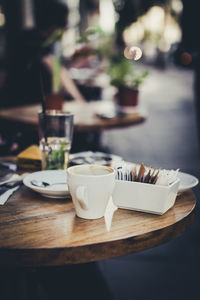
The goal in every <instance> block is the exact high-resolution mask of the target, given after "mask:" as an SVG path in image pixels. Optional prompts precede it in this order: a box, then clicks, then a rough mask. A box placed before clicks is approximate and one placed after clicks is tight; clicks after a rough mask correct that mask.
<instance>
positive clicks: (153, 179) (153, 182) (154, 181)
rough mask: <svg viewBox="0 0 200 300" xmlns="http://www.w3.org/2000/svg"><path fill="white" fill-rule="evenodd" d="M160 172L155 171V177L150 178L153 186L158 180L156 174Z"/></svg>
mask: <svg viewBox="0 0 200 300" xmlns="http://www.w3.org/2000/svg"><path fill="white" fill-rule="evenodd" d="M159 172H160V170H158V171H157V173H156V175H155V176H154V177H153V178H152V180H151V183H152V184H155V183H156V181H157V179H158V174H159Z"/></svg>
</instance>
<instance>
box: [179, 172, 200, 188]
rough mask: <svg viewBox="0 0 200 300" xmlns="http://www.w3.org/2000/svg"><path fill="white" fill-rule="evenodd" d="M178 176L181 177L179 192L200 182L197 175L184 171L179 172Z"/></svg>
mask: <svg viewBox="0 0 200 300" xmlns="http://www.w3.org/2000/svg"><path fill="white" fill-rule="evenodd" d="M178 178H179V179H180V185H179V189H178V191H179V192H183V191H185V190H187V189H191V188H193V187H195V186H196V185H197V184H198V183H199V180H198V179H197V178H196V177H194V176H192V175H190V174H187V173H183V172H179V173H178Z"/></svg>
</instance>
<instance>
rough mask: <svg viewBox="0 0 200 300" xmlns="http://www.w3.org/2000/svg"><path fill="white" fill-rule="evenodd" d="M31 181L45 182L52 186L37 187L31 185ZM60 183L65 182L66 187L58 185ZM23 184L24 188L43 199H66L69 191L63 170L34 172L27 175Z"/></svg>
mask: <svg viewBox="0 0 200 300" xmlns="http://www.w3.org/2000/svg"><path fill="white" fill-rule="evenodd" d="M32 180H37V181H45V182H48V183H50V184H53V185H50V186H47V187H37V186H34V185H33V184H31V181H32ZM61 182H66V185H65V184H59V183H61ZM23 183H24V185H25V186H27V187H28V188H30V189H31V190H33V191H35V192H37V193H39V194H41V195H42V196H44V197H48V198H67V197H68V196H69V190H68V185H67V174H66V171H63V170H49V171H39V172H34V173H31V174H29V175H27V176H26V177H25V178H24V179H23ZM56 183H58V184H56Z"/></svg>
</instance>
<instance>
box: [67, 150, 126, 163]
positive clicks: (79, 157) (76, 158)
mask: <svg viewBox="0 0 200 300" xmlns="http://www.w3.org/2000/svg"><path fill="white" fill-rule="evenodd" d="M118 161H122V157H121V156H118V155H114V154H108V153H102V152H92V151H84V152H78V153H74V154H71V155H70V163H71V164H73V165H81V164H98V165H108V166H112V164H113V163H114V162H118Z"/></svg>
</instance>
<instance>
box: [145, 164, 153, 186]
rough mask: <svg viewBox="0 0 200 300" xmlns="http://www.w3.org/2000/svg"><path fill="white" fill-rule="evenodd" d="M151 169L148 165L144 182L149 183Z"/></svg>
mask: <svg viewBox="0 0 200 300" xmlns="http://www.w3.org/2000/svg"><path fill="white" fill-rule="evenodd" d="M151 169H152V167H150V169H149V172H148V173H147V175H146V176H145V178H144V182H145V183H149V180H150V177H151Z"/></svg>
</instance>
